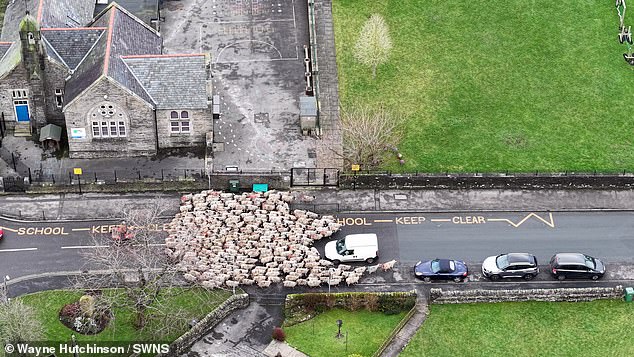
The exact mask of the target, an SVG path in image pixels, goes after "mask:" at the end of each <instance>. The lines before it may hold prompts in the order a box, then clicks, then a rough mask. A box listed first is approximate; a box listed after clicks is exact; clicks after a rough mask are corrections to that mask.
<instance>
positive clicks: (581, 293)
mask: <svg viewBox="0 0 634 357" xmlns="http://www.w3.org/2000/svg"><path fill="white" fill-rule="evenodd" d="M429 294H430V300H429V301H430V302H431V303H432V304H467V303H476V302H509V301H572V302H574V301H592V300H597V299H621V298H623V296H624V290H623V287H622V286H620V285H617V286H615V287H613V288H557V289H513V290H483V289H474V290H449V291H447V290H445V291H444V290H442V289H441V288H432V289H431V290H430V292H429Z"/></svg>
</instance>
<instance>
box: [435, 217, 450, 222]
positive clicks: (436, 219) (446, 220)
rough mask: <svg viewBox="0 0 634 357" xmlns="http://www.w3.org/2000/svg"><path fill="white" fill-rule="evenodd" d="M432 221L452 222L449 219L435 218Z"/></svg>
mask: <svg viewBox="0 0 634 357" xmlns="http://www.w3.org/2000/svg"><path fill="white" fill-rule="evenodd" d="M431 221H432V222H451V219H449V218H433V219H432V220H431Z"/></svg>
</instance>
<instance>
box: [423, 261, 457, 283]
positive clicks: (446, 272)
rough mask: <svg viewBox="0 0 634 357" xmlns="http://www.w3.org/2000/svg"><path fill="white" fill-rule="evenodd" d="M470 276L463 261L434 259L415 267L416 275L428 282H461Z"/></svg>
mask: <svg viewBox="0 0 634 357" xmlns="http://www.w3.org/2000/svg"><path fill="white" fill-rule="evenodd" d="M468 274H469V270H468V268H467V264H465V262H463V261H461V260H451V259H434V260H430V261H426V262H422V261H420V262H418V263H416V265H415V266H414V275H415V276H416V277H417V278H419V279H423V280H424V281H426V282H430V281H432V280H453V281H455V282H460V281H462V280H463V279H464V278H466V277H467V275H468Z"/></svg>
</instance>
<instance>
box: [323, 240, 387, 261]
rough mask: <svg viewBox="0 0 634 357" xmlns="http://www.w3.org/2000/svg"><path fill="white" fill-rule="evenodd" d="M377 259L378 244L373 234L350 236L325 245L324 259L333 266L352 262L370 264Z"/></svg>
mask: <svg viewBox="0 0 634 357" xmlns="http://www.w3.org/2000/svg"><path fill="white" fill-rule="evenodd" d="M378 257H379V243H378V239H377V237H376V234H374V233H370V234H351V235H347V236H345V237H343V238H341V239H339V240H336V241H332V242H328V243H326V259H329V260H332V262H333V263H335V264H339V263H341V262H354V261H365V262H366V263H368V264H372V263H374V261H375V260H376V259H377V258H378Z"/></svg>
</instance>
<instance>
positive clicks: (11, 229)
mask: <svg viewBox="0 0 634 357" xmlns="http://www.w3.org/2000/svg"><path fill="white" fill-rule="evenodd" d="M0 229H6V230H8V231H9V232H13V233H18V230H17V229H13V228H9V227H0Z"/></svg>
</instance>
